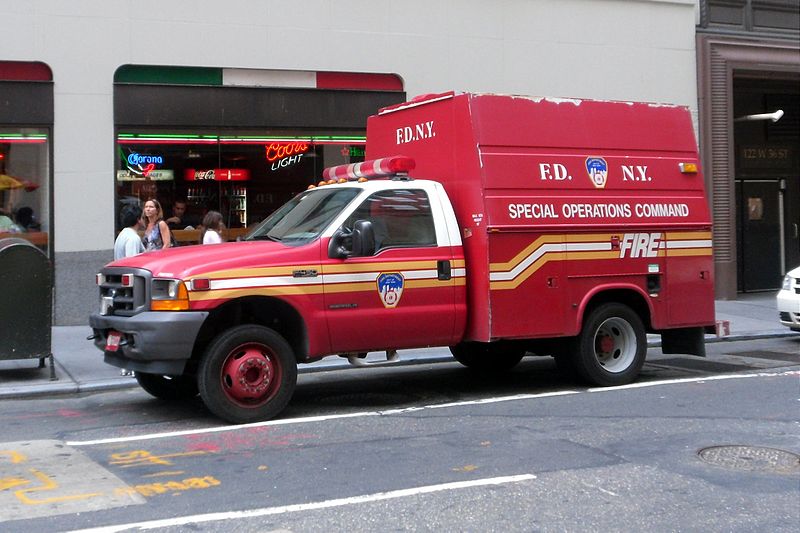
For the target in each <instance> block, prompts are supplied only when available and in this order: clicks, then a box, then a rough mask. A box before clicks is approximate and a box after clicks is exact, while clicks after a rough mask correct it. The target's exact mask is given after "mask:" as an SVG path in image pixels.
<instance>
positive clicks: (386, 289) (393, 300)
mask: <svg viewBox="0 0 800 533" xmlns="http://www.w3.org/2000/svg"><path fill="white" fill-rule="evenodd" d="M402 295H403V275H402V274H401V273H399V272H386V273H383V274H381V275H380V276H378V296H380V297H381V302H383V306H384V307H386V308H387V309H391V308H393V307H397V304H399V303H400V297H401V296H402Z"/></svg>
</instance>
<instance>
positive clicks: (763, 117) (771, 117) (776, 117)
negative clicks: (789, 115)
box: [733, 109, 783, 122]
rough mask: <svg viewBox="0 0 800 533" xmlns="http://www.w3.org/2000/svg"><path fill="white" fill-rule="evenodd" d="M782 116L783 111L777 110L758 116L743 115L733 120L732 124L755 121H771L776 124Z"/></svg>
mask: <svg viewBox="0 0 800 533" xmlns="http://www.w3.org/2000/svg"><path fill="white" fill-rule="evenodd" d="M782 116H783V109H778V110H777V111H775V112H774V113H759V114H758V115H745V116H743V117H737V118H735V119H733V121H734V122H754V121H757V120H771V121H772V122H778V121H779V120H780V119H781V117H782Z"/></svg>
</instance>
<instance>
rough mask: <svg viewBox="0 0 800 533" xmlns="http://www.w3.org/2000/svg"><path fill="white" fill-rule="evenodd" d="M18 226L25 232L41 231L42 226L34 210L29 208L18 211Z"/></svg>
mask: <svg viewBox="0 0 800 533" xmlns="http://www.w3.org/2000/svg"><path fill="white" fill-rule="evenodd" d="M17 225H18V226H19V227H21V228H22V229H24V230H25V231H40V230H41V229H42V226H41V224H39V222H37V220H36V217H35V216H33V209H31V208H30V207H28V206H25V207H20V208H19V209H17Z"/></svg>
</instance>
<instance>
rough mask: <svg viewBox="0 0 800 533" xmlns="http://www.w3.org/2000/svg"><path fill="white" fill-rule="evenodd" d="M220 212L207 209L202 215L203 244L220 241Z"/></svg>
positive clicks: (221, 226)
mask: <svg viewBox="0 0 800 533" xmlns="http://www.w3.org/2000/svg"><path fill="white" fill-rule="evenodd" d="M222 228H223V225H222V214H221V213H219V211H209V212H208V213H206V216H205V217H203V244H220V243H221V242H222V235H221V232H222Z"/></svg>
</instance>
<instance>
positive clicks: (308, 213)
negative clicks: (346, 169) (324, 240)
mask: <svg viewBox="0 0 800 533" xmlns="http://www.w3.org/2000/svg"><path fill="white" fill-rule="evenodd" d="M360 191H361V189H358V188H356V187H346V188H336V189H332V188H331V189H312V190H310V191H305V192H303V193H301V194H298V195H297V196H295V197H294V198H292V199H291V200H289V201H288V202H286V203H285V204H284V205H283V206H282V207H280V208H279V209H278V210H277V211H275V212H274V213H272V215H270V216H269V218H267V219H266V220H264V221H263V222H262V223H260V224H259V225H258V226H256V227H255V228H253V230H252V231H251V232H250V233H249V234H248V235H247V238H246V239H245V240H248V241H258V240H266V239H269V240H272V241H277V242H283V243H286V244H305V243H307V242H310V241H312V240H314V239H316V238H317V237H319V234H320V233H321V232H322V230H324V229H325V228H326V227H327V226H328V224H330V222H331V221H332V220H333V219H334V218H335V217H336V215H338V214H339V213H341V212H342V209H343V208H344V207H345V206H346V205H347V204H349V203H350V201H351V200H352V199H353V198H355V197H356V196H357V195H358V193H359V192H360Z"/></svg>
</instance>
